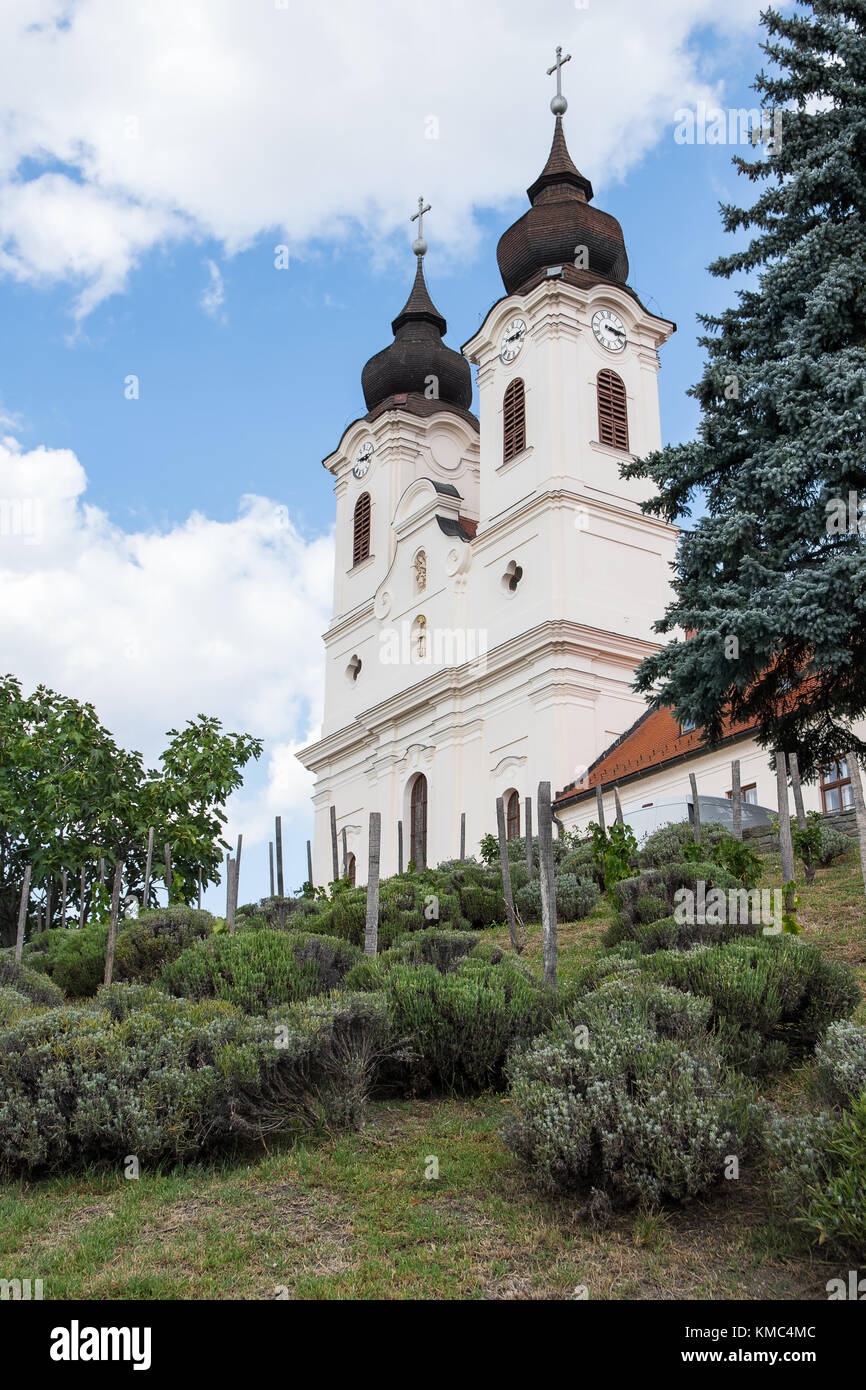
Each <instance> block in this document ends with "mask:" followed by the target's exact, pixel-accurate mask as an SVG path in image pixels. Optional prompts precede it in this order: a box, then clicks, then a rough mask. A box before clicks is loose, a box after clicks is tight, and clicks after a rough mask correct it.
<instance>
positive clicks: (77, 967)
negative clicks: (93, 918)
mask: <svg viewBox="0 0 866 1390" xmlns="http://www.w3.org/2000/svg"><path fill="white" fill-rule="evenodd" d="M107 945H108V923H107V922H88V923H87V925H86V926H85V927H80V928H79V927H54V928H52V930H51V931H47V932H44V933H43V934H42V936H37V937H36V939H35V941H34V942H32V943H31V945H29V946H28V947H27V949H26V953H25V954H26V959H27V963H28V965H32V966H33V968H34V970H41V971H42V970H44V971H45V974H46V975H47V976H48V977H49V978H50V979H52V980H53V981H54V983H55V984H56V985H57V986H58V987H59V989H60V990H61V992H62V994H67V995H69V997H70V998H71V999H85V998H88V997H89V996H90V995H92V994H95V993H96V991H97V989H98V988H99V986H100V985H101V984H102V981H103V978H104V975H105V951H106V947H107Z"/></svg>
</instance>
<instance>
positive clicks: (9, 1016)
mask: <svg viewBox="0 0 866 1390" xmlns="http://www.w3.org/2000/svg"><path fill="white" fill-rule="evenodd" d="M32 1008H33V1003H32V1001H31V1000H30V999H28V998H27V995H26V994H22V993H21V991H20V990H17V989H12V988H11V987H10V986H9V985H0V1028H2V1027H4V1026H5V1025H6V1024H7V1023H12V1022H14V1020H15V1019H16V1018H18V1016H19V1014H23V1013H26V1012H27V1010H28V1009H32Z"/></svg>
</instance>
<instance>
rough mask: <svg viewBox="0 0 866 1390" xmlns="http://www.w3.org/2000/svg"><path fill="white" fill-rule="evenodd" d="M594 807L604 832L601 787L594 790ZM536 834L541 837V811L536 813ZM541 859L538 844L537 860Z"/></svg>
mask: <svg viewBox="0 0 866 1390" xmlns="http://www.w3.org/2000/svg"><path fill="white" fill-rule="evenodd" d="M595 807H596V816H597V818H598V823H599V825H600V826H601V828H602V830H604V797H603V796H602V794H601V787H596V789H595ZM538 833H539V835H541V811H540V810H539V813H538ZM540 857H541V846H540V844H539V858H540Z"/></svg>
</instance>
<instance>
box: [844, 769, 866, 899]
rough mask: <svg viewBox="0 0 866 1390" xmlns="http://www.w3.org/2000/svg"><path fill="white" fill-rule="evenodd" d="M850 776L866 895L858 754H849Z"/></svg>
mask: <svg viewBox="0 0 866 1390" xmlns="http://www.w3.org/2000/svg"><path fill="white" fill-rule="evenodd" d="M845 761H846V762H847V764H848V776H849V777H850V778H851V793H852V795H853V797H854V814H855V815H856V817H857V839H858V840H859V841H860V871H861V874H862V877H863V892H864V894H866V801H864V799H863V783H862V782H861V780H860V759H859V758H858V756H857V754H856V753H849V754H848V755H847V756H846V759H845Z"/></svg>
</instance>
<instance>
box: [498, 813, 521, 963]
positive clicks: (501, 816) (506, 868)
mask: <svg viewBox="0 0 866 1390" xmlns="http://www.w3.org/2000/svg"><path fill="white" fill-rule="evenodd" d="M496 826H497V829H498V831H499V862H500V865H501V866H502V892H503V894H504V895H505V916H506V918H507V920H508V934H509V936H510V937H511V945H512V946H513V947H514V950H515V951H520V950H521V944H520V935H519V933H518V930H517V914H516V912H515V911H514V895H513V893H512V891H511V865H510V863H509V862H508V840H507V839H506V837H505V802H504V800H503V798H502V797H501V796H497V798H496Z"/></svg>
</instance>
